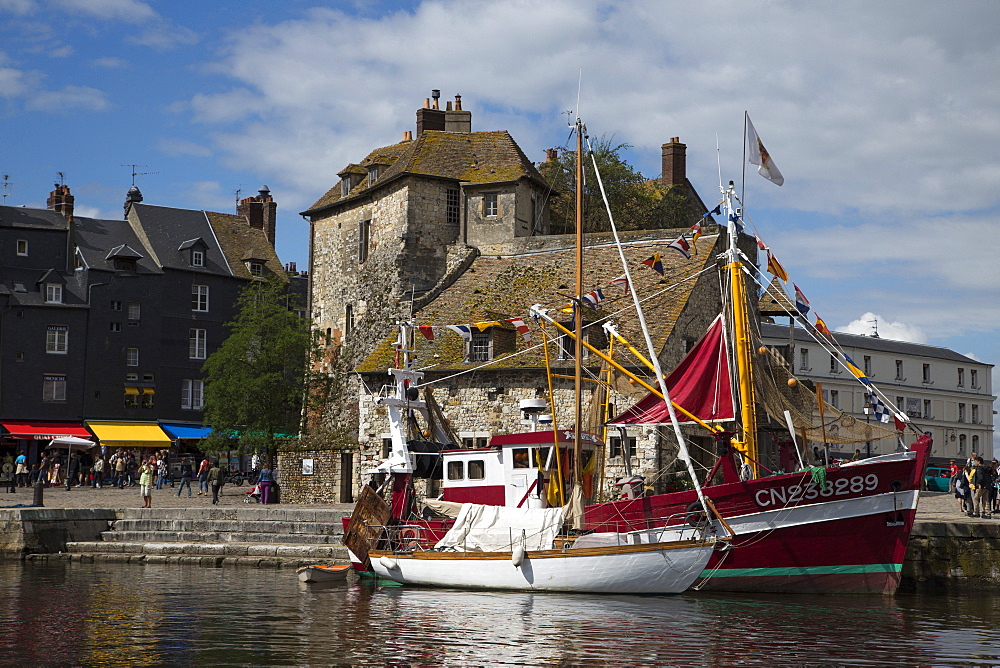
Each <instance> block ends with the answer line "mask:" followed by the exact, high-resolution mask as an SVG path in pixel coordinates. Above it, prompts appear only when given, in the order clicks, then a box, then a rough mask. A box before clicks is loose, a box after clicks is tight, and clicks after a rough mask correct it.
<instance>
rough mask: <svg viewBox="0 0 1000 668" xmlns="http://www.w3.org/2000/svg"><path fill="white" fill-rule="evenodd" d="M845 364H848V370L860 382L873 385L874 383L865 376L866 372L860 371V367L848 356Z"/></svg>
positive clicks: (845, 358) (845, 357)
mask: <svg viewBox="0 0 1000 668" xmlns="http://www.w3.org/2000/svg"><path fill="white" fill-rule="evenodd" d="M844 362H846V363H847V370H848V371H850V372H851V373H852V374H854V377H855V378H857V379H858V380H860V381H861V382H862V383H864V384H865V385H871V384H872V382H871V381H870V380H869V379H868V376H866V375H865V372H864V371H862V370H861V369H859V368H858V365H857V364H855V363H854V360H852V359H851V358H850V357H848V356H847V355H844Z"/></svg>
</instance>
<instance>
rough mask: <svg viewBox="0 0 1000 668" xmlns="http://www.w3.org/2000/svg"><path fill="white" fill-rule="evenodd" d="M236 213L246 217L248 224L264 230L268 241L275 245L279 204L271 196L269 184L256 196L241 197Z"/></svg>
mask: <svg viewBox="0 0 1000 668" xmlns="http://www.w3.org/2000/svg"><path fill="white" fill-rule="evenodd" d="M236 215H238V216H243V217H244V218H246V219H247V224H249V225H250V227H252V228H254V229H255V230H264V234H266V235H267V240H268V242H269V243H270V244H271V246H272V247H273V246H274V240H275V236H276V232H277V218H278V204H277V202H275V201H274V199H273V198H272V197H271V191H270V190H269V189H268V187H267V186H261V187H260V190H259V191H258V192H257V196H256V197H247V198H246V199H241V200H240V203H239V204H238V205H237V206H236Z"/></svg>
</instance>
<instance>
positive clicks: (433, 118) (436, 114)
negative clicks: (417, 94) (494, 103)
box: [417, 89, 472, 137]
mask: <svg viewBox="0 0 1000 668" xmlns="http://www.w3.org/2000/svg"><path fill="white" fill-rule="evenodd" d="M440 98H441V91H439V90H436V89H435V90H433V91H431V97H429V98H426V97H425V98H424V106H423V108H422V109H417V136H418V137H419V136H420V135H422V134H423V133H424V132H426V131H428V130H438V131H440V130H444V131H446V132H472V112H471V111H463V110H462V96H461V95H456V96H455V105H454V107H452V103H451V102H448V103H447V104H446V109H444V110H442V109H441V108H440V105H439V103H438V100H439V99H440ZM431 100H433V102H432V101H431Z"/></svg>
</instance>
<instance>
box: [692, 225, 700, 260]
mask: <svg viewBox="0 0 1000 668" xmlns="http://www.w3.org/2000/svg"><path fill="white" fill-rule="evenodd" d="M700 238H701V223H695V224H694V225H692V226H691V248H693V249H694V254H695V255H697V254H698V244H697V241H698V239H700Z"/></svg>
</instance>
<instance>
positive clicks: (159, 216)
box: [130, 204, 230, 275]
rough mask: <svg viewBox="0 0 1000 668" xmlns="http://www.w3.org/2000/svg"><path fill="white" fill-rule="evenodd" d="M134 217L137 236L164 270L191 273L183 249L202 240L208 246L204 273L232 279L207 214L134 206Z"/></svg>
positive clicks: (162, 207) (193, 210) (147, 205)
mask: <svg viewBox="0 0 1000 668" xmlns="http://www.w3.org/2000/svg"><path fill="white" fill-rule="evenodd" d="M133 217H135V219H137V220H138V228H139V229H138V230H137V234H139V235H140V237H141V238H142V237H144V238H143V241H144V242H147V243H145V244H144V245H146V246H147V247H148V248H149V249H150V250H151V251H152V256H153V259H154V260H155V261H157V262H159V264H160V266H161V267H164V268H170V269H185V270H188V269H191V268H192V267H191V262H190V258H189V257H188V255H187V254H186V253H184V252H183V251H181V250H180V245H181V244H182V243H184V242H185V241H187V240H189V239H194V238H196V237H201V238H202V239H203V240H204V241H205V243H206V245H207V252H206V254H205V267H204V271H206V272H210V273H218V274H224V275H229V273H230V271H229V267H227V266H226V263H225V262H224V261H223V260H224V259H223V257H222V250H221V249H220V248H219V247H218V246H217V245H216V243H215V236H214V235H213V234H212V230H211V229H210V227H209V224H208V220H207V219H206V217H205V212H204V211H199V210H197V209H177V208H173V207H167V206H155V205H152V204H133V205H132V213H131V214H130V218H133Z"/></svg>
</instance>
